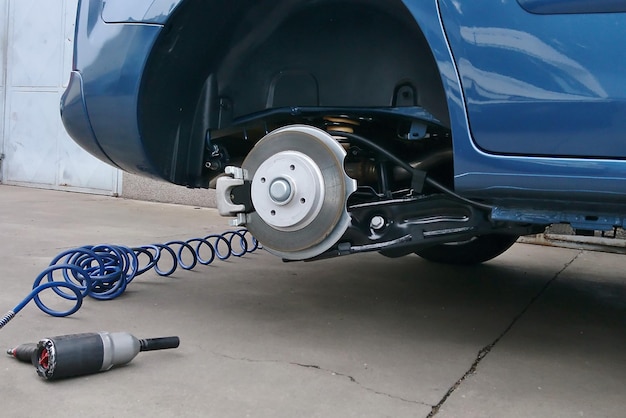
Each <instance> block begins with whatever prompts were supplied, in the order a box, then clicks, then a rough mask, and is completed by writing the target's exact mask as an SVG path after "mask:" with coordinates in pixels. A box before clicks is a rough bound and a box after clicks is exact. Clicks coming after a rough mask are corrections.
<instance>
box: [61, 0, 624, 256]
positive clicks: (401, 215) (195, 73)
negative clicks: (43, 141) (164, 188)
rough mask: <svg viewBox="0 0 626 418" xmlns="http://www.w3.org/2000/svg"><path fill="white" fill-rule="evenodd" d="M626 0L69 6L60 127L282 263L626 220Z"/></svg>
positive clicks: (439, 250) (138, 1)
mask: <svg viewBox="0 0 626 418" xmlns="http://www.w3.org/2000/svg"><path fill="white" fill-rule="evenodd" d="M625 42H626V0H594V1H584V0H480V1H478V0H239V1H232V0H133V1H128V0H106V1H104V0H82V1H80V4H79V8H78V17H77V24H76V37H75V51H74V62H73V71H72V74H71V81H70V83H69V86H68V88H67V91H66V92H65V95H64V96H63V99H62V104H61V113H62V118H63V122H64V125H65V127H66V129H67V131H68V132H69V134H70V135H71V136H72V137H73V138H74V139H75V140H76V142H77V143H79V144H80V145H81V146H82V147H83V148H85V149H86V150H88V151H89V152H90V153H92V154H93V155H95V156H96V157H98V158H100V159H101V160H103V161H105V162H107V163H109V164H111V165H113V166H115V167H119V168H120V169H122V170H126V171H128V172H132V173H135V174H140V175H143V176H148V177H152V178H155V179H161V180H166V181H168V182H171V183H175V184H178V185H182V186H187V187H193V188H216V199H217V206H218V209H219V211H220V213H221V214H222V215H224V216H228V217H231V218H233V220H232V223H233V225H236V226H242V227H243V226H245V227H246V228H248V229H249V230H250V231H251V232H252V233H253V235H254V236H255V237H256V238H257V239H258V240H259V241H260V242H261V243H262V245H263V246H264V247H265V248H266V249H267V250H269V251H270V252H272V253H273V254H275V255H277V256H279V257H282V258H284V259H289V260H303V259H318V258H325V257H332V256H338V255H344V254H353V253H359V252H366V251H377V252H380V253H382V254H383V255H386V256H390V257H398V256H404V255H407V254H412V253H416V254H418V255H420V256H422V257H424V258H426V259H428V260H431V261H435V262H443V263H454V264H472V263H480V262H484V261H487V260H489V259H492V258H494V257H496V256H498V255H499V254H501V253H502V252H504V251H506V250H507V249H508V248H509V247H510V246H511V245H512V244H513V243H514V242H515V241H516V239H517V238H518V237H519V236H521V235H527V234H533V233H537V232H539V231H542V230H543V229H544V228H545V227H546V226H547V225H550V224H555V223H565V224H570V225H571V226H572V227H574V228H576V229H582V230H611V229H613V228H615V227H623V226H624V223H625V221H626V48H625V47H624V43H625Z"/></svg>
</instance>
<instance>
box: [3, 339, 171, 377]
mask: <svg viewBox="0 0 626 418" xmlns="http://www.w3.org/2000/svg"><path fill="white" fill-rule="evenodd" d="M179 344H180V340H179V339H178V337H164V338H148V339H144V340H140V339H137V338H136V337H134V336H133V335H131V334H129V333H127V332H98V333H96V332H92V333H85V334H72V335H61V336H58V337H51V338H44V339H42V340H41V341H39V343H37V344H22V345H19V346H17V347H15V348H13V349H10V350H8V351H7V354H9V355H11V356H13V357H15V358H16V359H18V360H21V361H25V362H28V363H32V364H33V365H34V366H35V368H36V369H37V374H38V375H39V376H41V377H42V378H44V379H46V380H55V379H63V378H66V377H74V376H82V375H86V374H91V373H97V372H101V371H106V370H109V369H110V368H112V367H114V366H121V365H123V364H126V363H128V362H130V361H131V360H132V359H134V358H135V356H136V355H137V354H139V353H140V352H141V351H153V350H163V349H167V348H176V347H178V345H179Z"/></svg>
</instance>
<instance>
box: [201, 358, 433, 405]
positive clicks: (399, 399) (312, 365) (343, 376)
mask: <svg viewBox="0 0 626 418" xmlns="http://www.w3.org/2000/svg"><path fill="white" fill-rule="evenodd" d="M211 353H213V354H214V355H216V356H218V357H223V358H226V359H229V360H234V361H246V362H249V363H274V364H288V365H290V366H297V367H303V368H305V369H314V370H319V371H321V372H325V373H330V374H331V375H333V376H339V377H342V378H345V379H348V380H349V381H350V382H351V383H354V384H356V385H357V386H359V387H360V388H362V389H364V390H366V391H368V392H372V393H374V394H376V395H380V396H385V397H388V398H390V399H395V400H398V401H402V402H407V403H411V404H415V405H422V406H428V407H431V408H432V407H433V406H432V405H431V404H427V403H424V402H420V401H414V400H411V399H406V398H403V397H401V396H396V395H392V394H390V393H385V392H380V391H378V390H376V389H373V388H370V387H368V386H365V385H363V384H362V383H361V382H359V381H358V380H356V379H355V378H354V377H353V376H350V375H348V374H345V373H340V372H337V371H334V370H328V369H325V368H323V367H321V366H318V365H316V364H304V363H296V362H291V361H281V360H259V359H251V358H247V357H233V356H229V355H227V354H224V353H218V352H215V351H211Z"/></svg>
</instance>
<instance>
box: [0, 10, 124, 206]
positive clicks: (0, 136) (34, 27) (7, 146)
mask: <svg viewBox="0 0 626 418" xmlns="http://www.w3.org/2000/svg"><path fill="white" fill-rule="evenodd" d="M77 3H78V0H8V1H7V0H2V1H0V59H1V60H2V61H0V63H1V64H0V153H3V154H4V156H5V157H4V161H3V163H2V173H1V177H0V179H1V180H2V182H3V183H6V184H15V185H24V186H34V187H44V188H51V189H61V190H75V191H86V192H95V193H104V194H118V193H120V192H121V190H120V188H121V184H120V183H121V174H120V173H119V171H118V170H116V169H113V168H112V167H110V166H108V165H106V164H104V163H102V162H100V161H99V160H97V159H96V158H94V157H92V156H91V155H89V154H87V153H86V152H85V151H83V150H82V149H80V148H79V147H78V146H77V145H76V144H75V143H74V141H72V140H71V139H70V138H69V136H68V135H67V133H66V132H65V130H64V129H63V125H62V123H61V118H60V115H59V100H60V97H61V95H62V93H63V91H64V90H65V87H66V86H67V81H68V79H69V73H70V70H71V60H72V48H73V38H74V19H75V14H76V7H77Z"/></svg>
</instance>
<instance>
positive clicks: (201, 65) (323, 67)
mask: <svg viewBox="0 0 626 418" xmlns="http://www.w3.org/2000/svg"><path fill="white" fill-rule="evenodd" d="M381 3H382V2H379V1H374V0H365V1H364V0H360V1H356V0H307V1H299V2H294V1H290V0H280V1H277V0H242V1H239V2H231V1H228V0H213V1H193V0H188V1H186V2H184V3H182V4H181V5H180V6H179V7H178V9H177V10H176V11H175V13H174V14H173V15H172V16H171V18H170V19H169V20H168V22H167V23H166V26H165V27H164V29H163V31H162V34H161V36H160V37H159V39H158V40H157V42H156V44H155V46H154V48H153V50H152V52H151V55H150V57H149V59H148V62H147V64H146V70H145V72H144V77H143V80H142V84H141V88H140V97H139V99H140V102H139V103H140V106H139V115H138V116H139V125H140V129H141V131H142V136H143V137H144V143H145V147H146V151H147V153H148V154H149V155H150V156H151V158H152V160H154V161H155V162H156V165H157V166H158V167H159V168H160V170H161V171H162V172H163V176H164V177H165V178H167V179H168V180H170V181H172V182H174V183H178V184H186V185H192V186H199V185H201V184H199V183H198V180H199V179H201V178H202V165H203V154H204V148H205V142H206V141H205V139H206V133H207V132H209V131H215V130H220V129H226V128H228V127H229V126H230V125H231V124H232V123H233V122H234V121H236V120H237V118H239V117H242V116H246V115H250V114H253V113H256V112H260V111H263V110H267V109H271V108H279V107H289V106H333V107H341V106H350V107H403V106H421V107H424V108H425V109H426V110H427V111H428V112H430V113H431V114H433V115H434V116H435V117H436V118H438V119H439V120H440V121H441V122H442V124H443V125H445V126H449V125H450V116H449V112H448V104H447V97H446V92H445V88H444V84H443V82H442V78H441V75H440V72H439V68H438V65H437V61H436V59H435V58H434V56H433V52H432V51H431V47H430V46H429V43H428V41H427V40H426V37H425V36H424V32H423V31H422V29H421V28H420V26H419V24H418V23H417V21H416V19H415V18H414V15H413V13H412V12H411V11H410V10H409V9H408V8H407V7H406V6H405V4H404V2H402V1H401V0H387V1H385V2H384V4H381ZM436 18H437V17H436V16H435V15H433V16H430V19H436ZM235 152H237V150H235ZM242 152H245V150H244V151H242Z"/></svg>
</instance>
